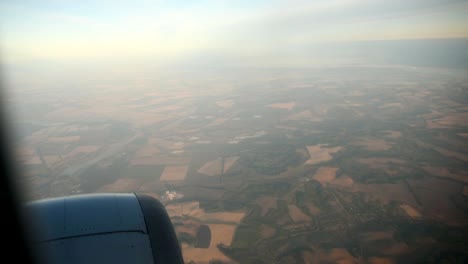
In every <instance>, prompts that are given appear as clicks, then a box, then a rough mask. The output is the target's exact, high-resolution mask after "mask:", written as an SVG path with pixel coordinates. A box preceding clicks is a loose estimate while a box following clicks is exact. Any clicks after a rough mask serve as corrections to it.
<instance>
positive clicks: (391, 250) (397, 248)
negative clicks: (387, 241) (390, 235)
mask: <svg viewBox="0 0 468 264" xmlns="http://www.w3.org/2000/svg"><path fill="white" fill-rule="evenodd" d="M409 250H410V248H409V246H408V245H407V244H406V243H403V242H400V243H398V242H397V243H393V244H392V245H391V246H389V247H386V248H385V249H384V250H382V253H383V254H385V255H403V254H405V253H408V251H409Z"/></svg>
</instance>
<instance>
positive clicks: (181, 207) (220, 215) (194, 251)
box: [166, 202, 245, 263]
mask: <svg viewBox="0 0 468 264" xmlns="http://www.w3.org/2000/svg"><path fill="white" fill-rule="evenodd" d="M166 210H167V212H168V214H169V216H170V217H176V216H189V217H191V218H192V219H193V220H190V221H189V222H190V223H189V222H187V223H184V225H183V226H182V227H178V228H177V232H186V233H189V234H192V235H193V234H196V229H197V228H198V226H199V223H204V224H208V225H209V227H210V229H211V243H210V247H209V248H194V247H192V246H189V245H187V244H185V243H184V244H182V252H183V255H184V260H185V261H186V262H189V261H191V260H193V261H195V262H196V263H208V262H209V261H210V260H212V259H219V260H223V261H226V262H230V261H231V260H230V259H229V258H227V257H226V256H225V255H224V254H222V253H221V252H220V251H219V250H218V248H217V245H218V244H220V243H222V244H224V245H228V246H229V245H230V244H231V242H232V238H233V236H234V232H235V230H236V227H237V225H238V224H239V223H240V221H241V220H242V218H243V217H244V216H245V213H244V212H215V213H206V212H205V211H204V210H203V209H201V208H200V203H199V202H184V203H174V204H169V205H167V206H166ZM210 222H211V223H213V222H214V223H216V224H211V223H210ZM219 222H224V223H223V224H219Z"/></svg>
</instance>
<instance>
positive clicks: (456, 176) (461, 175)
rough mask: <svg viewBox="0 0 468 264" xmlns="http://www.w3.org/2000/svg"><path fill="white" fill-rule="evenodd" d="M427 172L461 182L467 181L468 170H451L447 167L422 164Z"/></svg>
mask: <svg viewBox="0 0 468 264" xmlns="http://www.w3.org/2000/svg"><path fill="white" fill-rule="evenodd" d="M422 168H423V169H424V170H425V171H426V172H427V173H429V174H431V175H434V176H437V177H443V178H448V179H452V180H455V181H458V182H462V183H468V176H467V175H468V172H467V171H461V172H457V173H454V172H451V171H450V170H449V169H448V168H446V167H433V166H423V167H422Z"/></svg>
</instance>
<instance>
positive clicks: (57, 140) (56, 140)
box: [47, 136, 80, 143]
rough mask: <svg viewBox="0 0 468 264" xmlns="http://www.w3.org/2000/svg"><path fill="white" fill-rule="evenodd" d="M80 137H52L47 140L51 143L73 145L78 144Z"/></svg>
mask: <svg viewBox="0 0 468 264" xmlns="http://www.w3.org/2000/svg"><path fill="white" fill-rule="evenodd" d="M79 140H80V136H69V137H50V138H48V139H47V142H49V143H73V142H78V141H79Z"/></svg>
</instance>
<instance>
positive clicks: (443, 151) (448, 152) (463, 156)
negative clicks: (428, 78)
mask: <svg viewBox="0 0 468 264" xmlns="http://www.w3.org/2000/svg"><path fill="white" fill-rule="evenodd" d="M434 149H435V150H436V151H437V152H439V153H440V154H442V155H444V156H447V157H451V158H456V159H459V160H463V161H465V162H468V155H467V154H464V153H460V152H456V151H451V150H447V149H443V148H439V147H434Z"/></svg>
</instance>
